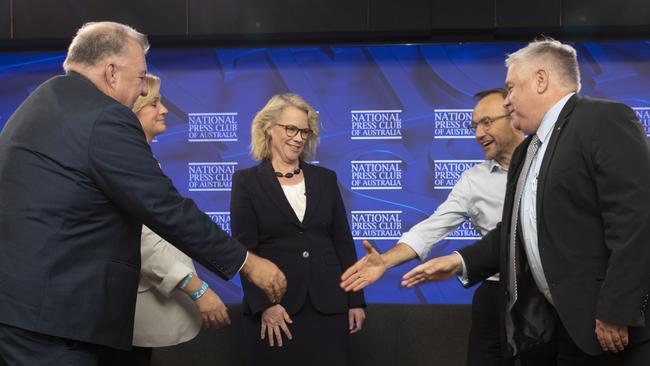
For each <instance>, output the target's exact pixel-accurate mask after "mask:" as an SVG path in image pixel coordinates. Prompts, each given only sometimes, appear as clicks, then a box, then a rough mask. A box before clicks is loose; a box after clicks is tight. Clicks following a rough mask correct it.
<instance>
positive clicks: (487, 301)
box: [467, 281, 556, 366]
mask: <svg viewBox="0 0 650 366" xmlns="http://www.w3.org/2000/svg"><path fill="white" fill-rule="evenodd" d="M500 296H501V290H500V289H499V282H498V281H483V283H482V284H481V285H480V286H479V287H478V288H477V289H476V292H474V298H473V299H472V328H471V329H470V332H469V344H468V346H467V365H468V366H507V365H517V366H546V365H549V363H550V362H555V355H556V353H555V344H554V343H551V344H548V345H544V346H542V347H540V348H537V349H534V350H530V351H526V352H524V353H523V354H521V355H519V356H518V357H517V360H514V359H506V358H505V357H504V355H503V352H502V350H501V334H500V330H501V327H502V324H500V322H499V298H500ZM515 361H516V362H515Z"/></svg>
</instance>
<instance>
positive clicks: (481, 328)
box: [342, 89, 524, 366]
mask: <svg viewBox="0 0 650 366" xmlns="http://www.w3.org/2000/svg"><path fill="white" fill-rule="evenodd" d="M505 96H506V90H505V89H490V90H485V91H482V92H479V93H477V94H476V95H475V99H478V103H477V104H476V106H475V107H474V112H473V114H472V124H471V126H470V127H471V128H472V129H473V130H474V131H475V136H476V142H478V143H479V145H481V149H483V152H484V153H485V157H486V161H485V162H483V163H480V164H477V165H475V166H474V167H472V168H470V169H468V170H466V171H465V172H463V174H462V175H461V177H460V179H459V180H458V182H457V183H456V185H455V186H454V188H453V189H452V191H451V192H450V193H449V196H448V197H447V199H446V200H445V202H443V203H442V204H441V205H440V206H438V208H437V209H436V211H435V212H434V213H433V215H431V216H430V217H429V218H427V219H425V220H423V221H422V222H420V223H418V224H417V225H415V226H414V227H412V228H411V230H409V231H408V232H406V233H404V234H403V235H402V237H401V238H400V240H399V241H398V243H397V245H396V246H395V247H393V248H391V249H390V250H389V251H387V252H386V253H384V254H381V255H379V253H378V252H377V251H376V250H375V249H373V248H372V246H371V245H370V244H369V243H368V242H364V246H365V247H366V251H367V252H368V253H367V254H366V256H365V257H364V258H362V259H361V260H359V261H358V262H357V263H356V264H355V265H353V266H352V267H350V268H349V269H348V270H347V271H346V272H345V273H344V274H343V277H342V286H343V287H344V288H345V289H346V290H347V291H351V290H354V291H357V290H359V289H361V288H363V287H365V286H367V285H369V284H371V283H373V282H375V281H377V280H378V279H379V278H380V277H381V276H382V275H383V274H384V272H385V271H386V270H387V269H388V268H392V267H394V266H397V265H399V264H402V263H404V262H407V261H409V260H411V259H414V258H418V259H420V260H424V259H425V258H426V257H427V255H428V253H429V251H430V250H431V248H432V247H433V246H434V245H435V244H436V243H438V242H439V241H441V240H443V239H444V238H445V237H446V236H447V235H448V234H449V233H451V232H452V231H454V230H455V229H456V228H457V227H458V226H459V225H460V224H462V223H463V222H464V221H465V220H466V219H471V220H472V223H473V224H474V226H475V227H476V229H477V230H478V231H479V232H480V233H481V235H485V234H486V233H487V232H488V231H490V230H492V229H493V228H494V227H495V226H496V224H497V223H498V222H499V219H500V218H501V212H502V210H503V197H504V195H505V190H506V176H507V174H508V167H509V166H510V157H511V156H512V152H513V151H514V150H515V148H516V147H517V146H518V145H519V144H520V143H521V142H522V141H523V140H524V135H523V133H522V132H521V131H519V130H517V129H515V128H514V127H512V123H511V119H510V114H509V113H508V111H507V110H506V109H505V108H504V107H503V100H504V98H505ZM498 283H499V275H498V274H495V273H493V276H492V277H490V278H489V279H487V280H486V281H484V282H483V283H482V284H481V286H479V288H478V289H476V292H475V293H474V298H473V300H472V329H471V331H470V336H469V346H468V353H467V364H468V365H470V366H491V365H494V366H501V365H503V355H502V352H501V347H500V334H499V321H498V319H499V307H498V302H499V298H500V291H499V285H498Z"/></svg>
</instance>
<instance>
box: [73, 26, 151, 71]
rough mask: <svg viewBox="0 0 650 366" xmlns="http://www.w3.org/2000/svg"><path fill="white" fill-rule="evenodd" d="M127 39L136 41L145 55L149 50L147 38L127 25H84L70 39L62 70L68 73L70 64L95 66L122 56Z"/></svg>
mask: <svg viewBox="0 0 650 366" xmlns="http://www.w3.org/2000/svg"><path fill="white" fill-rule="evenodd" d="M129 39H132V40H134V41H136V42H137V43H138V44H139V45H140V46H141V47H142V49H143V50H144V52H145V53H146V52H147V51H148V50H149V42H148V41H147V36H145V35H144V34H142V33H140V32H138V31H136V30H135V29H133V28H131V27H129V26H128V25H124V24H120V23H115V22H90V23H86V24H84V25H83V26H82V27H81V28H79V30H78V31H77V35H76V36H75V37H74V38H73V39H72V43H70V47H69V48H68V56H67V57H66V59H65V61H63V69H64V70H65V71H66V72H67V71H70V67H71V66H72V64H82V65H86V66H95V65H96V64H97V62H99V61H101V60H104V59H106V58H107V57H110V56H115V55H118V56H119V55H123V54H124V53H125V51H126V45H127V41H128V40H129Z"/></svg>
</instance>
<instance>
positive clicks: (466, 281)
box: [454, 251, 469, 286]
mask: <svg viewBox="0 0 650 366" xmlns="http://www.w3.org/2000/svg"><path fill="white" fill-rule="evenodd" d="M454 253H456V254H458V256H459V257H460V263H461V264H462V265H463V273H461V274H460V275H459V276H457V278H458V280H459V281H460V283H462V284H463V286H467V285H468V284H469V278H467V266H466V265H465V259H463V256H462V255H460V253H458V251H454Z"/></svg>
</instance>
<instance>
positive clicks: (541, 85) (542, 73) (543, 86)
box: [535, 69, 549, 94]
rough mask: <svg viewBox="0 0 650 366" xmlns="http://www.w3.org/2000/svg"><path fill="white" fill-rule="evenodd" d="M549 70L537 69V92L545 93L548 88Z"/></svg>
mask: <svg viewBox="0 0 650 366" xmlns="http://www.w3.org/2000/svg"><path fill="white" fill-rule="evenodd" d="M548 77H549V75H548V71H546V70H545V69H539V70H537V71H535V88H536V89H537V93H539V94H543V93H544V92H545V91H546V90H547V89H548V82H549V80H548Z"/></svg>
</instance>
